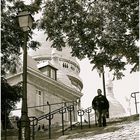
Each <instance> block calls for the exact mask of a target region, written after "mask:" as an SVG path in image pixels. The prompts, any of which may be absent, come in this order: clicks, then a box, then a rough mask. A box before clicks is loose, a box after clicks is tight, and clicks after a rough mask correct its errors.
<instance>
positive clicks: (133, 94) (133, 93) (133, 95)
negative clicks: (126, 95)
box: [131, 92, 140, 114]
mask: <svg viewBox="0 0 140 140" xmlns="http://www.w3.org/2000/svg"><path fill="white" fill-rule="evenodd" d="M139 93H140V92H132V93H131V97H132V98H134V99H135V108H136V114H138V107H137V104H138V103H140V102H138V101H137V95H138V94H139Z"/></svg>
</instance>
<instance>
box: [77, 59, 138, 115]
mask: <svg viewBox="0 0 140 140" xmlns="http://www.w3.org/2000/svg"><path fill="white" fill-rule="evenodd" d="M78 62H79V64H80V68H81V72H80V77H81V79H82V81H83V85H84V87H83V90H82V93H83V97H82V98H81V104H82V107H83V108H87V107H89V106H91V102H92V100H93V98H94V97H95V96H96V95H97V89H98V88H101V89H102V91H103V82H102V78H101V77H99V74H98V73H97V70H94V71H92V67H93V66H92V65H91V64H90V62H89V60H88V59H84V60H82V61H78ZM128 69H129V67H128ZM124 74H125V77H123V78H122V79H121V80H114V81H112V82H113V92H114V96H115V98H116V99H117V100H118V101H119V102H120V103H121V104H122V105H123V107H124V109H125V110H126V113H127V114H129V113H130V111H128V108H129V102H127V101H126V98H127V99H130V95H131V93H132V92H137V91H139V73H138V72H134V73H132V74H130V73H129V71H128V70H126V71H124ZM109 75H110V76H109ZM109 77H110V78H111V77H112V75H111V73H109V72H108V69H107V68H105V83H106V84H107V81H108V79H109ZM106 92H107V89H106ZM130 102H131V113H132V114H134V113H135V106H134V99H133V98H131V99H130Z"/></svg>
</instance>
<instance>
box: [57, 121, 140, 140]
mask: <svg viewBox="0 0 140 140" xmlns="http://www.w3.org/2000/svg"><path fill="white" fill-rule="evenodd" d="M58 140H139V121H138V120H137V121H133V122H121V123H116V124H112V125H108V126H107V127H104V128H99V127H98V128H97V129H96V131H90V132H85V133H80V134H79V133H77V134H74V135H70V136H68V135H67V136H66V135H65V136H61V137H60V138H59V139H58Z"/></svg>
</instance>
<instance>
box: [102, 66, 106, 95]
mask: <svg viewBox="0 0 140 140" xmlns="http://www.w3.org/2000/svg"><path fill="white" fill-rule="evenodd" d="M102 68H103V71H102V78H103V90H104V96H105V97H106V88H105V75H104V73H105V71H104V66H103V67H102Z"/></svg>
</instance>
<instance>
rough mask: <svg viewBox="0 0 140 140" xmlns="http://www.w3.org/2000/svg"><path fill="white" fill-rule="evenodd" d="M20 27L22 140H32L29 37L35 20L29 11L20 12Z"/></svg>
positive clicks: (20, 135)
mask: <svg viewBox="0 0 140 140" xmlns="http://www.w3.org/2000/svg"><path fill="white" fill-rule="evenodd" d="M17 17H18V21H19V26H20V28H21V29H22V30H23V32H24V44H23V95H22V110H21V119H20V134H19V139H20V140H30V120H29V118H28V108H27V36H28V31H29V30H30V29H31V27H32V23H33V18H32V16H31V14H29V13H28V12H27V11H24V12H20V13H19V14H18V15H17Z"/></svg>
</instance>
